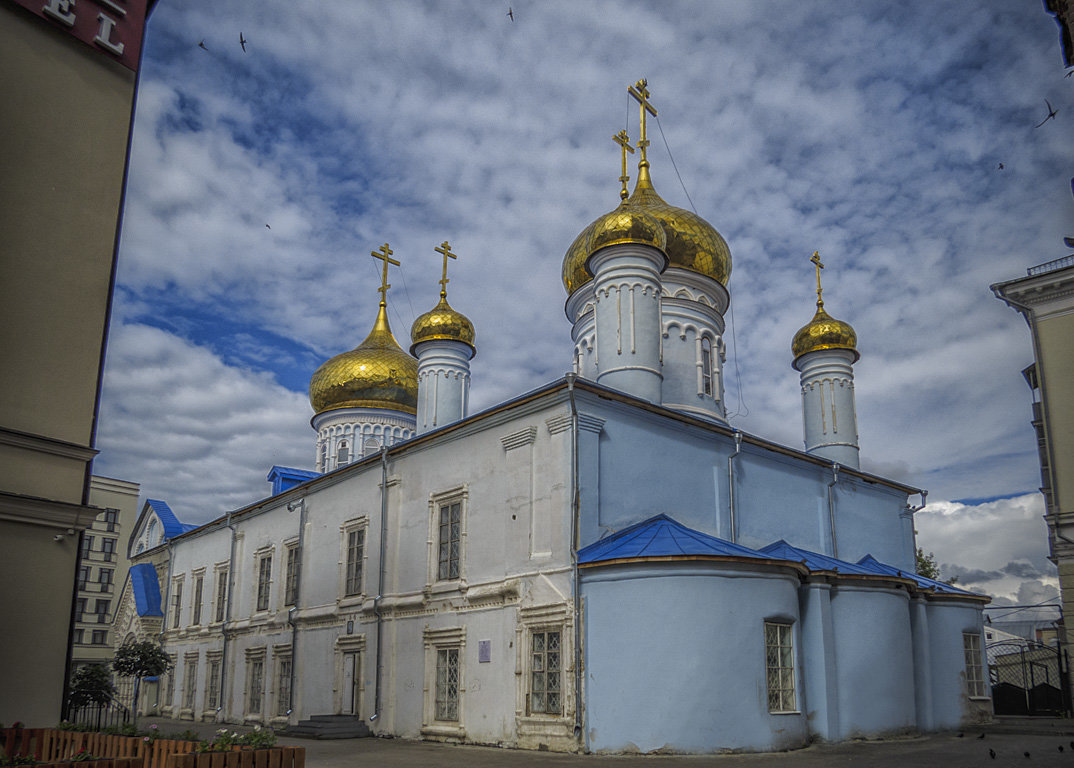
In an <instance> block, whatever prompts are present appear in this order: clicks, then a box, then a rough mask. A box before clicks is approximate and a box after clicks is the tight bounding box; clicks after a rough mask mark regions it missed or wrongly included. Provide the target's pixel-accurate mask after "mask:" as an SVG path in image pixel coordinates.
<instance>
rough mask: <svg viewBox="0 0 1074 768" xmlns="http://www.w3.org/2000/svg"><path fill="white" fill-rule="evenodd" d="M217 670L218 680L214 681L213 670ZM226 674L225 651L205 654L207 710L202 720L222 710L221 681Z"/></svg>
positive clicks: (203, 713) (204, 711) (203, 712)
mask: <svg viewBox="0 0 1074 768" xmlns="http://www.w3.org/2000/svg"><path fill="white" fill-rule="evenodd" d="M214 668H215V669H216V679H215V680H214V679H213V669H214ZM223 674H224V653H223V651H206V652H205V696H204V699H205V709H204V710H203V711H202V718H205V717H208V716H210V715H215V714H216V712H217V711H218V710H219V709H220V681H221V679H222V677H223Z"/></svg>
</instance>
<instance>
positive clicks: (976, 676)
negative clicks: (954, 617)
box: [962, 632, 988, 696]
mask: <svg viewBox="0 0 1074 768" xmlns="http://www.w3.org/2000/svg"><path fill="white" fill-rule="evenodd" d="M962 649H963V653H964V654H965V657H966V687H967V688H968V689H969V695H970V696H987V695H988V694H987V693H986V692H985V681H984V671H983V668H982V666H981V636H980V635H979V634H977V633H970V632H965V633H963V635H962Z"/></svg>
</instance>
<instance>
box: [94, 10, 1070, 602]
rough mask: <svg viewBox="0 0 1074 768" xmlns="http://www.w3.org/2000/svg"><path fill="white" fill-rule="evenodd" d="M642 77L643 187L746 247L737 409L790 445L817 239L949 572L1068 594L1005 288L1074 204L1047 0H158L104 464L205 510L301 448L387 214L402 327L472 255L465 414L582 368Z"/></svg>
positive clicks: (1031, 591) (1066, 223) (1045, 250)
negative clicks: (1039, 490)
mask: <svg viewBox="0 0 1074 768" xmlns="http://www.w3.org/2000/svg"><path fill="white" fill-rule="evenodd" d="M509 5H510V6H511V7H512V9H513V11H514V16H515V20H514V21H513V22H512V21H511V20H510V19H509V18H508V17H507V9H508V6H509ZM240 32H241V33H242V34H243V35H244V37H245V39H246V40H247V51H246V52H245V53H244V52H243V51H242V49H241V48H240V46H239V34H240ZM199 41H203V42H204V44H205V48H201V47H199V46H198V43H199ZM206 49H207V50H206ZM640 77H646V78H648V80H649V84H650V90H651V92H652V102H653V104H654V105H655V106H656V107H657V109H659V110H660V119H659V126H655V125H654V126H653V128H652V130H651V132H650V138H651V139H652V147H651V150H650V152H651V155H650V156H651V160H652V164H653V169H652V170H653V178H654V182H655V184H656V187H657V189H658V190H659V192H660V194H661V195H662V196H663V197H664V198H665V199H666V200H668V201H669V202H671V203H672V204H674V205H680V206H683V207H690V205H691V201H692V204H693V206H695V207H696V209H697V211H698V213H699V214H701V215H702V216H703V217H705V218H706V219H707V220H708V221H710V222H711V223H712V224H713V225H714V226H715V227H716V228H717V229H719V230H720V232H721V233H722V234H723V235H724V237H725V238H726V239H727V241H728V243H729V244H730V247H731V252H732V257H733V260H734V266H733V273H732V277H731V281H730V286H729V287H730V291H731V296H732V308H733V318H732V317H731V316H729V317H728V321H729V323H728V324H729V332H728V339H727V342H728V347H729V359H728V366H727V370H728V388H729V398H728V399H729V402H730V403H731V405H732V410H733V411H736V412H737V413H736V415H735V416H734V418H733V419H732V423H733V424H734V425H735V426H737V427H738V428H740V429H743V430H746V431H749V432H752V433H755V434H758V435H761V436H764V437H766V438H769V439H773V440H777V441H779V442H782V443H785V444H787V445H791V446H795V447H798V446H800V445H801V440H802V436H801V416H800V395H799V391H798V385H797V374H796V372H795V371H793V369H792V368H791V366H790V363H791V355H790V339H791V338H792V336H793V334H794V332H795V331H796V330H797V329H798V328H799V327H800V326H801V325H803V324H804V323H806V322H807V321H808V320H809V319H810V317H811V316H812V312H813V301H814V298H815V297H814V295H813V273H812V267H811V265H810V264H809V262H808V258H809V256H810V254H811V253H812V252H813V251H814V250H820V252H821V255H822V258H823V260H824V262H825V264H826V265H827V269H826V270H825V275H824V284H825V300H826V309H828V310H829V311H830V312H831V313H832V314H833V315H834V316H836V317H838V318H840V319H843V320H846V321H848V322H850V323H852V324H853V325H854V327H855V329H856V330H857V333H858V337H859V347H860V351H861V353H862V359H861V361H860V362H859V364H858V365H857V367H856V370H857V397H858V411H859V414H858V421H859V431H860V433H861V448H862V464H863V467H864V468H865V469H868V470H870V471H873V472H876V473H879V474H882V475H886V476H889V477H892V478H894V479H897V480H901V481H905V482H908V483H911V484H913V485H916V486H919V487H925V488H928V489H929V491H930V495H929V500H930V505H929V507H928V508H927V509H926V510H925V511H923V512H921V513H919V515H918V529H919V531H920V533H921V540H922V544H923V545H924V546H925V547H926V548H927V549H931V550H933V551H935V552H936V554H937V559H938V560H939V561H940V562H941V563H944V564H945V565H947V566H948V568H947V570H948V571H949V572H950V573H951V574H952V575H954V574H955V573H961V574H963V575H965V574H970V575H972V576H973V577H974V578H975V579H977V581H976V582H975V583H976V584H977V585H979V586H981V588H986V589H990V590H993V591H994V592H995V593H996V594H998V595H1005V596H1007V598H1008V599H1011V600H1014V599H1018V600H1030V599H1045V598H1047V597H1049V596H1051V595H1052V594H1054V591H1055V590H1054V584H1055V577H1054V569H1053V568H1052V567H1051V565H1050V564H1049V563H1048V562H1047V560H1046V559H1045V555H1046V544H1045V531H1044V525H1043V522H1042V521H1041V519H1040V515H1041V514H1042V512H1043V504H1042V502H1041V500H1040V498H1039V494H1036V493H1035V489H1036V487H1037V486H1038V485H1039V471H1038V467H1037V460H1036V454H1035V444H1034V438H1033V433H1032V430H1031V428H1030V426H1029V419H1030V400H1029V392H1028V389H1027V388H1026V385H1025V383H1024V381H1023V380H1022V377H1021V374H1020V371H1021V369H1022V368H1023V367H1024V366H1025V365H1026V364H1028V363H1029V362H1030V361H1031V351H1030V345H1029V337H1028V331H1027V329H1026V327H1025V324H1024V322H1023V321H1022V320H1021V319H1020V318H1019V317H1018V316H1017V315H1016V314H1015V313H1014V312H1013V311H1011V310H1010V309H1008V308H1006V307H1005V306H1004V305H1002V304H1001V303H1000V302H999V301H997V300H996V299H995V298H994V297H993V296H992V294H991V292H990V291H989V288H988V286H989V284H991V283H994V282H998V281H1001V280H1005V279H1010V278H1013V277H1016V276H1018V275H1020V274H1024V270H1025V268H1026V267H1029V266H1032V265H1033V264H1037V263H1041V262H1044V261H1048V260H1050V259H1054V258H1058V257H1061V256H1065V255H1066V254H1067V249H1065V248H1064V247H1063V245H1062V237H1063V236H1064V235H1070V234H1074V198H1072V197H1071V195H1070V177H1071V175H1074V162H1072V157H1071V142H1070V136H1071V118H1072V115H1074V78H1069V79H1068V78H1064V70H1063V67H1062V62H1061V60H1060V54H1059V42H1058V30H1057V27H1056V25H1055V23H1054V21H1053V20H1052V19H1051V17H1049V16H1048V15H1046V14H1045V13H1044V11H1043V10H1042V7H1041V5H1040V4H1039V3H1037V2H1028V1H1027V2H1022V3H1011V2H1006V1H1003V2H1000V1H999V0H995V1H993V2H980V3H972V4H963V3H934V2H907V3H900V4H896V5H893V4H891V3H889V2H879V1H878V0H870V1H866V2H859V3H854V4H833V3H825V2H789V1H788V2H758V3H744V2H665V3H650V2H642V1H641V0H638V1H637V2H633V1H631V0H617V1H616V2H600V1H597V0H594V1H592V2H585V3H578V2H541V3H531V2H525V0H522V1H521V2H511V3H507V2H499V0H486V1H484V2H431V1H430V2H425V3H422V2H413V1H410V0H402V1H400V2H395V3H383V2H366V1H363V0H337V1H336V2H331V1H326V2H317V3H307V2H298V3H295V2H283V1H282V0H279V1H277V0H265V1H264V2H259V3H257V4H250V3H245V2H221V1H216V2H209V1H208V0H191V1H189V2H182V3H180V2H175V1H174V0H162V1H161V2H160V3H159V5H158V7H157V9H156V10H155V12H154V13H153V16H152V18H151V19H150V22H149V32H148V39H147V43H146V49H145V60H144V62H143V67H142V71H141V82H140V92H139V98H138V107H137V117H136V123H135V132H134V141H133V148H132V157H131V169H130V181H129V185H128V196H127V202H126V210H125V215H124V222H123V236H122V243H121V249H120V261H119V273H118V288H117V293H116V301H115V307H114V315H113V320H112V331H111V337H110V340H109V350H108V357H107V363H106V373H105V381H104V390H103V396H102V411H101V422H100V431H99V436H98V444H99V447H100V448H101V451H102V452H101V455H100V457H99V458H98V460H97V462H96V463H95V471H96V472H97V473H99V474H106V475H110V476H115V477H121V478H125V479H129V480H132V481H135V482H139V483H141V484H142V489H143V494H144V495H148V496H150V497H154V498H163V499H165V500H166V501H168V503H169V504H170V505H171V506H172V508H173V509H175V510H176V512H177V514H179V516H180V517H181V518H182V519H184V520H185V521H187V522H201V521H204V520H207V519H210V518H212V517H215V516H217V515H219V514H221V513H222V512H225V511H227V510H228V509H231V508H236V507H239V506H242V505H244V504H246V503H248V502H250V501H252V500H255V499H257V498H260V497H262V496H264V495H266V493H267V491H268V484H267V483H266V482H265V480H264V478H265V475H266V473H267V472H268V469H269V467H270V466H271V465H273V464H287V465H291V466H298V467H310V466H311V465H312V463H313V450H314V433H313V431H312V430H311V429H310V426H309V418H310V416H311V415H312V411H311V409H310V407H309V403H308V400H307V397H306V391H305V390H306V385H307V383H308V380H309V376H310V374H311V373H312V372H313V370H314V369H316V367H317V366H318V365H319V364H320V363H321V362H322V361H324V360H325V359H327V358H328V357H330V356H332V355H334V354H337V353H339V352H341V351H344V350H346V349H350V348H352V347H354V346H355V345H357V344H358V343H359V342H360V341H361V340H362V339H363V338H364V336H365V334H366V332H367V331H368V329H369V326H370V325H371V323H372V321H373V317H374V314H375V308H376V302H377V298H378V296H377V292H376V285H377V278H378V272H377V268H376V265H375V264H374V262H373V259H372V258H370V256H369V252H370V251H371V250H373V249H374V248H377V247H379V246H380V245H381V244H382V243H384V242H389V243H390V244H391V246H392V248H393V250H394V251H395V254H396V257H397V258H400V259H401V261H402V268H401V271H400V272H399V273H396V274H395V275H393V276H392V278H391V282H392V285H393V288H392V291H391V294H390V303H391V306H390V314H389V316H390V319H391V322H392V324H393V329H394V330H395V333H396V336H397V337H398V338H399V339H400V341H401V342H403V343H404V346H407V344H406V343H405V340H406V338H407V336H408V332H409V328H410V324H411V323H412V322H413V320H414V318H415V317H416V316H417V315H418V314H421V313H422V312H424V311H426V310H427V309H429V308H431V307H432V306H433V304H435V302H436V299H437V292H438V289H439V286H438V285H437V280H438V279H439V269H440V261H439V258H440V257H439V255H438V254H436V253H435V252H434V251H433V248H434V247H435V246H436V245H438V244H439V243H441V242H442V241H444V240H445V239H446V240H449V241H450V242H451V244H452V248H453V250H454V251H455V252H456V253H458V254H459V259H458V261H457V262H453V263H452V265H451V279H452V281H451V284H450V286H449V296H450V298H451V301H452V304H453V306H455V307H456V308H457V309H459V310H460V311H462V312H464V313H465V314H467V315H468V316H469V317H470V318H471V319H472V320H473V321H474V323H475V326H476V327H477V333H478V337H477V348H478V355H477V357H476V358H475V360H474V363H473V391H472V405H473V408H474V409H475V410H476V409H481V408H484V407H488V406H491V405H493V404H495V403H497V402H500V401H502V400H504V399H507V398H510V397H512V396H514V395H517V394H519V393H521V392H523V391H526V390H528V389H532V388H533V387H535V386H538V385H540V384H542V383H544V382H547V381H549V380H551V379H554V378H557V377H559V376H560V375H562V374H563V373H564V372H565V371H566V370H567V369H568V368H569V365H570V359H571V343H570V336H569V325H568V323H567V321H566V318H565V315H564V311H563V302H564V300H565V298H566V296H565V293H564V291H563V288H562V285H561V282H560V265H561V261H562V257H563V253H564V251H565V250H566V248H567V247H568V246H569V245H570V243H571V242H572V241H573V239H574V237H575V235H577V233H578V232H579V231H581V229H582V228H583V227H584V226H585V225H586V224H588V223H589V222H590V221H591V220H592V219H594V218H596V217H597V216H599V215H600V214H602V213H604V212H605V211H607V210H610V209H611V208H613V207H614V206H615V205H616V204H617V203H618V186H619V185H618V176H619V155H618V148H617V147H616V146H615V145H614V144H613V142H612V141H611V136H612V134H614V133H615V132H617V131H618V130H620V129H621V128H623V127H628V126H627V125H626V121H627V120H628V118H629V120H630V121H631V123H630V126H629V129H630V132H631V134H632V135H635V134H636V132H637V128H636V119H637V118H636V108H635V106H633V102H630V101H628V96H627V94H626V86H627V85H628V84H630V83H633V82H634V81H635V80H637V79H638V78H640ZM1045 99H1048V100H1049V101H1050V102H1051V103H1052V104H1053V105H1054V106H1055V107H1056V108H1057V109H1058V115H1057V117H1056V119H1054V120H1051V121H1049V122H1048V123H1046V124H1045V125H1044V126H1042V127H1040V128H1034V126H1035V125H1036V124H1037V123H1038V122H1040V120H1041V119H1043V117H1044V116H1045V114H1046V108H1045V104H1044V100H1045ZM661 130H662V133H661ZM665 139H666V142H667V145H666V146H665ZM668 148H670V153H671V154H670V156H669V153H668ZM672 159H673V160H674V165H673V163H672ZM1001 163H1002V164H1003V168H1002V169H1000V167H999V166H1000V164H1001ZM676 167H677V169H678V173H679V174H681V177H682V183H681V184H680V182H679V178H678V175H677V174H676V171H675V168H676ZM684 187H685V189H684ZM687 194H688V197H687ZM732 327H733V334H732V333H731V330H732ZM953 500H962V501H953ZM1012 563H1013V564H1014V565H1011V564H1012ZM1027 564H1028V566H1027ZM1026 566H1027V567H1026ZM1005 569H1006V570H1005ZM986 575H987V576H989V578H985V576H986Z"/></svg>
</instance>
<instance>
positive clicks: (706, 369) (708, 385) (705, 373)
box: [701, 336, 712, 397]
mask: <svg viewBox="0 0 1074 768" xmlns="http://www.w3.org/2000/svg"><path fill="white" fill-rule="evenodd" d="M701 391H702V392H703V393H704V394H706V395H708V396H709V397H712V339H710V338H709V337H708V336H705V337H703V338H702V339H701Z"/></svg>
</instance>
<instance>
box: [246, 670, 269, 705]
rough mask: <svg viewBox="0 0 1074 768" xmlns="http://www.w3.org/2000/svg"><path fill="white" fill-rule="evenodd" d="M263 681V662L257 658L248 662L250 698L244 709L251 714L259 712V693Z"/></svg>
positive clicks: (260, 692)
mask: <svg viewBox="0 0 1074 768" xmlns="http://www.w3.org/2000/svg"><path fill="white" fill-rule="evenodd" d="M264 683H265V662H264V660H263V659H257V660H255V661H251V662H250V700H249V703H248V704H247V706H246V711H247V712H248V713H249V714H251V715H259V714H261V694H262V691H263V689H264Z"/></svg>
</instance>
